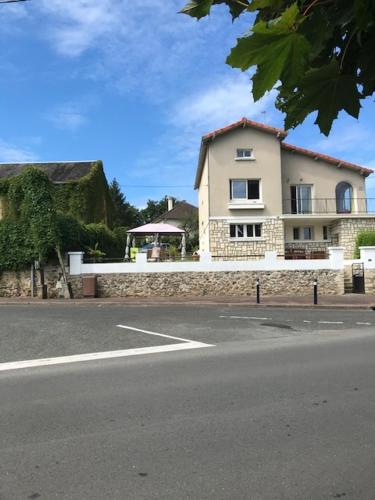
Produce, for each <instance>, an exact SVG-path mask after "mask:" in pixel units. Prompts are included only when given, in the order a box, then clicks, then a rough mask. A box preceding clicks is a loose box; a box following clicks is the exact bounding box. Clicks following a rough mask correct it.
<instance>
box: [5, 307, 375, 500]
mask: <svg viewBox="0 0 375 500" xmlns="http://www.w3.org/2000/svg"><path fill="white" fill-rule="evenodd" d="M0 315H1V319H2V321H1V322H0V356H1V359H0V362H1V363H5V362H9V361H15V360H25V359H35V358H39V357H45V356H62V355H70V354H75V353H79V352H81V353H85V352H96V351H98V350H113V349H132V348H134V347H137V346H138V347H150V346H155V345H159V346H163V345H164V344H165V342H166V341H167V342H168V344H169V343H171V342H179V341H173V340H166V339H165V338H163V337H158V336H151V335H149V334H146V333H142V332H139V331H136V330H134V331H131V330H122V329H120V328H118V327H117V326H116V325H117V324H123V325H130V327H134V328H138V329H143V330H146V331H153V332H158V333H162V334H166V335H171V336H176V337H183V338H185V339H190V340H192V341H199V342H204V343H208V344H210V345H214V347H203V348H199V349H194V350H186V351H181V352H162V353H156V354H147V355H141V356H134V357H126V358H117V359H104V360H100V361H90V362H79V363H74V364H62V365H56V366H46V367H38V368H30V369H20V370H9V371H3V372H0V401H1V405H0V499H1V500H17V499H28V498H30V499H36V498H40V499H48V500H50V499H54V498H57V499H73V500H75V499H81V500H82V499H83V500H85V499H93V500H96V499H100V500H102V499H251V500H253V499H255V500H257V499H288V500H289V499H290V500H292V499H310V498H311V499H330V498H345V499H356V500H358V499H369V500H373V499H374V498H375V429H374V427H375V389H374V380H375V363H374V359H375V312H373V311H350V310H345V311H327V310H311V309H309V310H297V309H289V310H281V309H271V308H265V309H256V310H254V309H246V308H245V307H235V308H234V307H223V306H218V307H216V306H210V307H196V306H195V307H189V306H179V307H175V306H173V307H172V306H159V307H136V306H133V307H129V306H126V307H124V306H112V307H110V306H108V307H101V308H98V307H93V306H84V307H81V306H73V307H72V306H66V305H64V306H60V305H59V306H40V307H35V306H21V307H18V306H8V307H5V306H4V307H1V308H0Z"/></svg>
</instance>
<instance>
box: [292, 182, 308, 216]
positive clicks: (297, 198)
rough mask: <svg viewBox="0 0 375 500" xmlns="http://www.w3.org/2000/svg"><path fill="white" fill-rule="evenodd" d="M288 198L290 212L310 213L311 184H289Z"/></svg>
mask: <svg viewBox="0 0 375 500" xmlns="http://www.w3.org/2000/svg"><path fill="white" fill-rule="evenodd" d="M290 198H291V200H290V201H291V212H292V214H311V186H309V185H307V184H297V185H296V186H290Z"/></svg>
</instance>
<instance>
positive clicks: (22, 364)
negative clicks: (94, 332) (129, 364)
mask: <svg viewBox="0 0 375 500" xmlns="http://www.w3.org/2000/svg"><path fill="white" fill-rule="evenodd" d="M202 347H213V346H211V345H209V344H203V343H202V342H185V343H183V344H167V345H160V346H154V347H141V348H138V349H123V350H119V351H105V352H90V353H87V354H76V355H73V356H59V357H57V358H42V359H28V360H26V361H11V362H9V363H0V371H7V370H19V369H21V368H36V367H39V366H50V365H61V364H65V363H80V362H83V361H96V360H99V359H111V358H125V357H128V356H139V355H141V354H156V353H162V352H171V351H183V350H187V349H200V348H202Z"/></svg>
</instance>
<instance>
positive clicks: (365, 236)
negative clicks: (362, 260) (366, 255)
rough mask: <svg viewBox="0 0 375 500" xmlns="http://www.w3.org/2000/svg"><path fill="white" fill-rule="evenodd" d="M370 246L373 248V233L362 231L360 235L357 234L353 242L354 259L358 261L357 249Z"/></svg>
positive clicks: (374, 234)
mask: <svg viewBox="0 0 375 500" xmlns="http://www.w3.org/2000/svg"><path fill="white" fill-rule="evenodd" d="M372 246H375V231H362V232H361V233H358V234H357V238H356V242H355V253H354V258H355V259H359V257H360V251H359V247H372Z"/></svg>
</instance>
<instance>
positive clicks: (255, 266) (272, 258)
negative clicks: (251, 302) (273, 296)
mask: <svg viewBox="0 0 375 500" xmlns="http://www.w3.org/2000/svg"><path fill="white" fill-rule="evenodd" d="M328 250H329V259H316V260H281V259H278V258H277V252H266V253H265V257H264V259H260V260H248V261H212V258H211V254H210V253H201V255H200V260H199V261H197V262H183V261H180V262H178V261H175V262H147V254H146V253H139V254H137V256H136V261H135V262H132V263H131V262H118V263H106V264H102V263H96V264H84V263H83V255H84V253H83V252H69V270H70V274H71V275H73V276H74V275H81V274H122V273H181V272H182V273H183V272H210V271H211V272H212V271H304V270H318V269H337V270H340V269H343V268H344V266H345V265H350V264H352V263H354V262H361V263H363V264H364V266H365V268H371V269H375V247H361V248H360V251H361V258H360V259H357V260H353V261H345V260H344V249H343V248H342V247H330V248H329V249H328Z"/></svg>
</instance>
